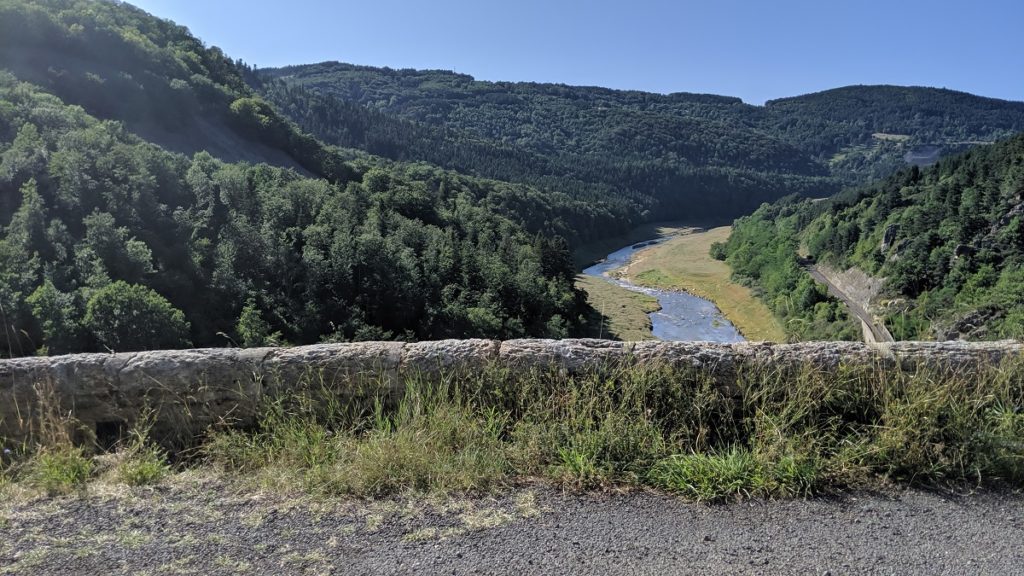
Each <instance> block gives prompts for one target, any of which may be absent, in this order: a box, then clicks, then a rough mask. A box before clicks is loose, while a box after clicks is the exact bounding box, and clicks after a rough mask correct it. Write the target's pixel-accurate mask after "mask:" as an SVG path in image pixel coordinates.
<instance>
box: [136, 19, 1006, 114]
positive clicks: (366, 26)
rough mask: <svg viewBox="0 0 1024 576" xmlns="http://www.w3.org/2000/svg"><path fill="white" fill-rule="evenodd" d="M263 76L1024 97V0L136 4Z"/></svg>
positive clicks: (760, 97)
mask: <svg viewBox="0 0 1024 576" xmlns="http://www.w3.org/2000/svg"><path fill="white" fill-rule="evenodd" d="M130 1H131V3H133V4H135V5H137V6H139V7H141V8H143V9H145V10H147V11H149V12H152V13H153V14H156V15H157V16H160V17H163V18H169V19H171V20H174V21H176V22H177V23H179V24H183V25H185V26H187V27H188V28H189V29H191V31H192V32H193V33H194V34H196V35H197V36H199V37H200V38H202V39H203V40H204V41H205V42H206V43H207V44H210V45H216V46H220V47H221V48H223V49H224V50H225V51H226V52H227V53H228V54H229V55H230V56H231V57H232V58H242V59H243V60H245V61H246V62H249V63H252V64H256V65H258V66H281V65H285V64H303V63H311V62H319V61H323V60H340V61H343V62H351V63H355V64H366V65H372V66H390V67H392V68H440V69H445V70H455V71H458V72H463V73H466V74H471V75H473V76H475V77H476V78H478V79H482V80H528V81H537V82H561V83H565V84H579V85H596V86H608V87H611V88H623V89H637V90H648V91H653V92H662V93H668V92H708V93H714V94H726V95H730V96H739V97H741V98H743V99H744V100H745V101H747V102H750V103H755V104H760V103H762V102H764V101H765V100H766V99H771V98H779V97H784V96H794V95H797V94H803V93H807V92H814V91H817V90H824V89H827V88H834V87H838V86H845V85H849V84H903V85H917V86H936V87H945V88H952V89H956V90H963V91H966V92H973V93H975V94H980V95H984V96H991V97H996V98H1006V99H1011V100H1024V0H962V1H950V0H931V1H921V0H885V1H880V0H814V1H812V0H743V1H741V0H703V1H695V0H677V1H670V0H631V1H629V2H624V1H621V0H619V1H612V0H593V1H589V2H583V1H565V0H507V1H501V0H361V1H358V2H356V1H351V0H339V1H333V2H332V1H328V0H290V1H289V2H281V1H276V2H274V1H266V0H250V1H246V2H241V1H236V0H130Z"/></svg>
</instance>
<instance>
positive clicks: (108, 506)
mask: <svg viewBox="0 0 1024 576" xmlns="http://www.w3.org/2000/svg"><path fill="white" fill-rule="evenodd" d="M0 530H2V533H3V535H4V537H3V538H2V540H0V573H2V574H98V573H103V574H250V573H265V574H270V573H288V574H415V573H431V574H433V573H446V574H567V573H595V574H723V573H728V574H851V573H853V574H967V573H969V574H1022V573H1024V496H1022V495H1021V494H1014V493H1008V492H983V493H979V494H972V495H968V496H964V495H950V494H940V493H931V492H923V491H917V490H907V491H899V492H892V493H862V494H853V495H845V496H842V497H837V498H827V499H811V500H791V501H776V502H764V501H749V502H743V503H737V504H729V505H720V506H706V505H699V504H689V503H685V502H682V501H680V500H678V499H676V498H673V497H671V496H666V495H661V494H655V493H649V492H632V493H626V494H596V495H594V494H589V495H573V494H563V493H562V492H560V491H557V490H554V489H552V488H549V487H546V486H540V485H538V486H525V487H520V488H518V489H515V490H510V491H508V492H507V493H505V494H503V495H500V496H496V497H476V498H470V499H460V498H418V499H393V500H383V501H382V500H375V501H365V500H352V499H344V500H325V499H320V498H312V497H309V496H302V495H282V494H272V493H261V492H257V491H253V490H241V489H238V488H234V487H233V486H231V485H229V484H226V483H224V482H222V481H220V480H217V479H213V478H208V477H199V476H190V475H180V476H178V477H176V478H175V479H173V480H172V481H170V482H168V483H165V484H164V485H161V486H159V487H157V488H150V489H132V490H127V489H123V488H122V489H117V488H110V489H109V490H103V489H92V490H91V491H90V493H89V494H87V495H80V496H72V497H64V498H53V499H51V498H46V499H34V500H24V499H20V498H17V497H14V498H5V501H4V503H3V504H0Z"/></svg>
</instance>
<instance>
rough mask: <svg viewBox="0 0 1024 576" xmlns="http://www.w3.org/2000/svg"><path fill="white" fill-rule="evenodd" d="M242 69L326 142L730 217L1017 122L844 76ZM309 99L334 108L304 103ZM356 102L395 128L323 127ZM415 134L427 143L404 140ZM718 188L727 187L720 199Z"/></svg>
mask: <svg viewBox="0 0 1024 576" xmlns="http://www.w3.org/2000/svg"><path fill="white" fill-rule="evenodd" d="M254 76H255V77H258V78H260V79H261V81H263V82H264V83H265V87H264V88H261V92H263V93H264V95H265V96H266V97H267V98H268V99H272V100H274V102H275V103H277V104H278V105H279V106H280V107H281V108H282V110H285V111H286V114H288V115H289V117H291V118H292V119H294V120H295V121H296V122H298V123H300V125H302V126H303V128H304V129H306V130H308V131H310V132H312V133H314V134H317V135H318V136H320V137H322V138H324V139H325V140H327V141H330V142H344V143H345V145H348V146H353V147H357V148H361V149H369V148H370V147H371V146H377V147H376V148H374V149H375V150H377V151H378V152H379V153H382V154H383V155H386V156H388V157H394V156H391V154H399V155H401V154H416V155H420V154H423V155H424V158H427V157H429V158H430V161H431V162H434V163H437V164H439V165H443V166H446V167H450V168H456V169H459V170H469V171H473V172H474V173H479V174H484V175H487V176H490V177H496V178H501V179H503V180H512V181H521V182H530V183H533V184H538V185H540V184H546V185H550V186H551V187H554V188H558V189H561V190H563V191H566V192H568V193H571V194H577V191H578V190H579V184H581V183H582V184H584V187H585V188H586V189H587V190H589V191H591V192H592V193H593V194H596V195H598V197H600V198H603V199H607V198H609V197H613V198H616V199H627V200H628V201H629V202H630V203H631V204H632V207H633V208H634V209H635V210H637V211H638V212H640V213H641V214H643V215H642V216H641V217H642V218H645V219H647V218H650V217H651V215H658V216H661V217H669V216H673V215H675V216H683V217H689V216H691V212H692V211H698V212H700V213H699V214H698V215H696V216H697V217H699V218H709V217H710V218H714V217H716V216H718V217H723V216H726V217H734V216H736V215H738V214H742V213H745V212H750V211H753V210H754V209H755V208H756V207H757V206H758V205H759V204H760V202H761V201H764V200H771V199H776V198H779V197H781V196H784V195H788V194H791V193H799V194H806V193H810V194H813V195H814V196H817V197H823V196H827V195H829V194H831V193H833V192H835V191H838V190H839V189H840V187H841V186H842V185H844V184H845V185H850V184H863V183H866V182H869V181H872V180H874V179H876V178H878V177H882V176H887V175H889V174H891V173H892V172H893V171H895V170H898V169H899V168H901V167H904V166H906V165H907V162H906V160H905V156H906V155H907V154H908V152H912V151H913V150H915V149H917V147H919V146H928V147H934V148H935V149H936V150H937V151H938V153H939V154H949V153H952V152H958V151H961V150H963V149H965V148H966V147H969V146H971V145H973V144H975V143H977V142H990V141H993V140H995V139H998V138H1004V137H1007V136H1009V135H1011V134H1013V133H1015V132H1017V131H1021V130H1024V103H1020V102H1007V101H1003V100H995V99H989V98H981V97H977V96H973V95H970V94H964V93H961V92H954V91H951V90H938V89H931V88H904V87H896V86H852V87H847V88H840V89H836V90H829V91H826V92H820V93H817V94H809V95H806V96H799V97H795V98H787V99H782V100H775V101H771V102H769V103H768V104H767V105H766V106H764V107H758V106H750V105H746V104H743V103H742V102H741V101H740V100H738V99H736V98H728V97H722V96H711V95H701V94H670V95H661V94H652V93H644V92H635V91H619V90H609V89H604V88H593V87H579V86H564V85H557V84H536V83H525V82H521V83H512V82H483V81H477V80H474V79H473V78H472V77H471V76H467V75H464V74H456V73H453V72H447V71H439V70H392V69H389V68H372V67H367V66H354V65H350V64H342V63H338V62H324V63H320V64H310V65H304V66H289V67H285V68H280V69H266V70H260V71H257V72H255V73H254ZM271 78H273V79H277V80H280V81H281V82H284V83H285V84H286V85H287V89H283V88H281V87H280V85H279V84H276V83H274V82H270V81H269V79H271ZM310 92H314V93H315V94H316V96H315V97H311V96H309V93H310ZM311 98H312V99H313V100H316V102H317V104H318V105H320V106H321V107H327V108H330V107H334V108H335V109H336V110H337V111H338V113H336V114H333V115H330V114H328V115H323V114H322V112H323V110H321V112H318V113H310V111H309V108H310V106H308V105H307V102H308V101H309V100H310V99H311ZM317 98H320V99H319V100H317ZM331 99H333V100H334V102H333V103H331ZM365 114H373V115H374V117H375V118H378V119H381V120H384V122H391V123H401V124H402V127H403V128H402V129H403V130H404V131H405V132H404V133H401V134H398V133H391V134H387V135H381V134H380V132H375V131H374V130H373V127H372V126H371V127H370V128H369V130H367V131H365V132H360V129H359V128H355V129H344V130H341V131H340V132H339V131H338V129H337V126H338V124H339V123H340V124H341V125H346V124H347V123H348V122H350V121H351V120H348V119H350V118H356V117H359V116H360V115H365ZM363 124H367V123H366V122H363ZM370 124H377V123H376V122H373V123H370ZM378 125H379V124H378ZM412 132H415V133H416V135H415V137H412V136H411V133H412ZM356 133H359V134H361V135H360V136H357V137H356V138H351V137H350V136H351V135H352V134H356ZM362 135H365V136H367V138H366V142H365V143H361V142H360V141H359V140H360V139H361V138H362V137H363V136H362ZM876 135H877V136H876ZM406 136H410V138H409V139H405V137H406ZM422 138H425V139H426V140H428V141H430V142H431V150H420V149H417V142H418V141H420V139H422ZM382 140H386V141H387V144H386V145H382V144H381V141H382ZM482 148H486V149H487V152H486V153H482V152H481V149H482ZM433 150H443V152H440V153H437V152H433ZM538 157H539V159H538ZM541 177H544V178H546V180H543V179H542V178H541ZM722 182H729V186H730V187H731V188H726V187H725V186H723V185H722ZM766 184H767V186H766ZM758 189H760V190H758ZM728 190H731V191H732V193H733V196H731V197H730V198H728V199H725V200H720V199H719V194H721V193H724V192H726V191H728ZM708 202H710V203H711V205H708V204H707V203H708Z"/></svg>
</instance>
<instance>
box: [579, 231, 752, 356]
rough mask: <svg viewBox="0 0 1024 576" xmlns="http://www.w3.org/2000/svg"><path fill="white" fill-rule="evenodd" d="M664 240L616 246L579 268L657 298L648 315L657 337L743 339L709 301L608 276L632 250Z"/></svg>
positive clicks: (588, 273)
mask: <svg viewBox="0 0 1024 576" xmlns="http://www.w3.org/2000/svg"><path fill="white" fill-rule="evenodd" d="M665 240H668V238H658V239H655V240H648V241H646V242H639V243H637V244H632V245H630V246H626V247H625V248H620V249H619V250H616V251H615V252H612V253H611V254H609V255H608V256H607V257H606V258H605V259H604V260H603V261H601V262H599V263H597V264H594V265H593V266H591V267H589V268H586V269H585V270H583V273H584V274H586V275H587V276H593V277H595V278H600V279H602V280H604V281H606V282H610V283H612V284H617V285H619V286H622V287H623V288H625V289H627V290H632V291H634V292H642V293H644V294H649V295H651V296H654V297H655V298H657V299H658V304H660V305H661V310H658V311H657V312H652V313H651V314H650V317H651V325H652V328H651V331H652V332H653V333H654V337H655V338H658V339H659V340H677V341H707V342H743V341H744V340H745V339H744V338H743V335H741V334H740V333H739V331H738V330H736V327H735V326H733V325H732V323H731V322H729V320H727V319H726V318H725V316H723V315H722V312H721V311H720V310H719V309H718V307H717V306H715V304H714V303H713V302H711V301H709V300H705V299H704V298H698V297H697V296H693V295H692V294H688V293H686V292H681V291H675V290H659V289H655V288H647V287H644V286H637V285H636V284H633V283H631V282H627V281H626V280H623V279H621V278H616V277H614V276H613V275H612V273H613V272H614V271H615V270H618V269H619V268H622V267H624V266H627V265H628V264H629V261H630V259H632V257H633V254H635V253H636V252H638V251H640V250H643V249H644V248H646V247H648V246H653V245H654V244H660V243H661V242H664V241H665Z"/></svg>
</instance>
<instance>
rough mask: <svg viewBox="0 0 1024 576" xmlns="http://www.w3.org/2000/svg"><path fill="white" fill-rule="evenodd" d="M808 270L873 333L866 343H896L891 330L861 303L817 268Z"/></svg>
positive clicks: (811, 267)
mask: <svg viewBox="0 0 1024 576" xmlns="http://www.w3.org/2000/svg"><path fill="white" fill-rule="evenodd" d="M806 268H807V273H808V274H810V275H811V278H814V281H815V282H820V283H822V284H824V285H825V286H826V287H827V288H828V291H829V294H832V295H833V296H835V297H836V298H838V299H840V300H842V301H843V303H844V304H846V307H847V309H848V310H849V311H850V313H851V314H853V315H854V317H856V318H857V319H858V320H860V321H861V323H862V324H863V325H864V326H866V327H867V329H868V330H869V331H870V333H871V338H872V340H871V341H869V340H868V338H867V334H865V335H864V336H865V338H864V339H865V341H866V342H868V343H869V344H871V343H872V342H894V341H895V340H893V337H892V334H890V333H889V330H888V329H887V328H886V327H885V326H883V325H882V324H881V323H879V322H877V321H876V320H875V317H874V316H872V315H871V314H870V313H869V312H868V311H867V310H865V309H864V307H863V306H861V305H860V303H859V302H857V301H856V300H854V299H853V298H851V297H850V296H849V295H848V294H846V293H845V292H843V291H842V290H840V289H839V287H838V286H836V285H835V283H834V282H832V281H831V280H830V279H829V278H828V277H827V276H825V274H823V273H822V271H821V270H820V269H819V268H818V267H817V266H814V265H808V266H807V267H806Z"/></svg>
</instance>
